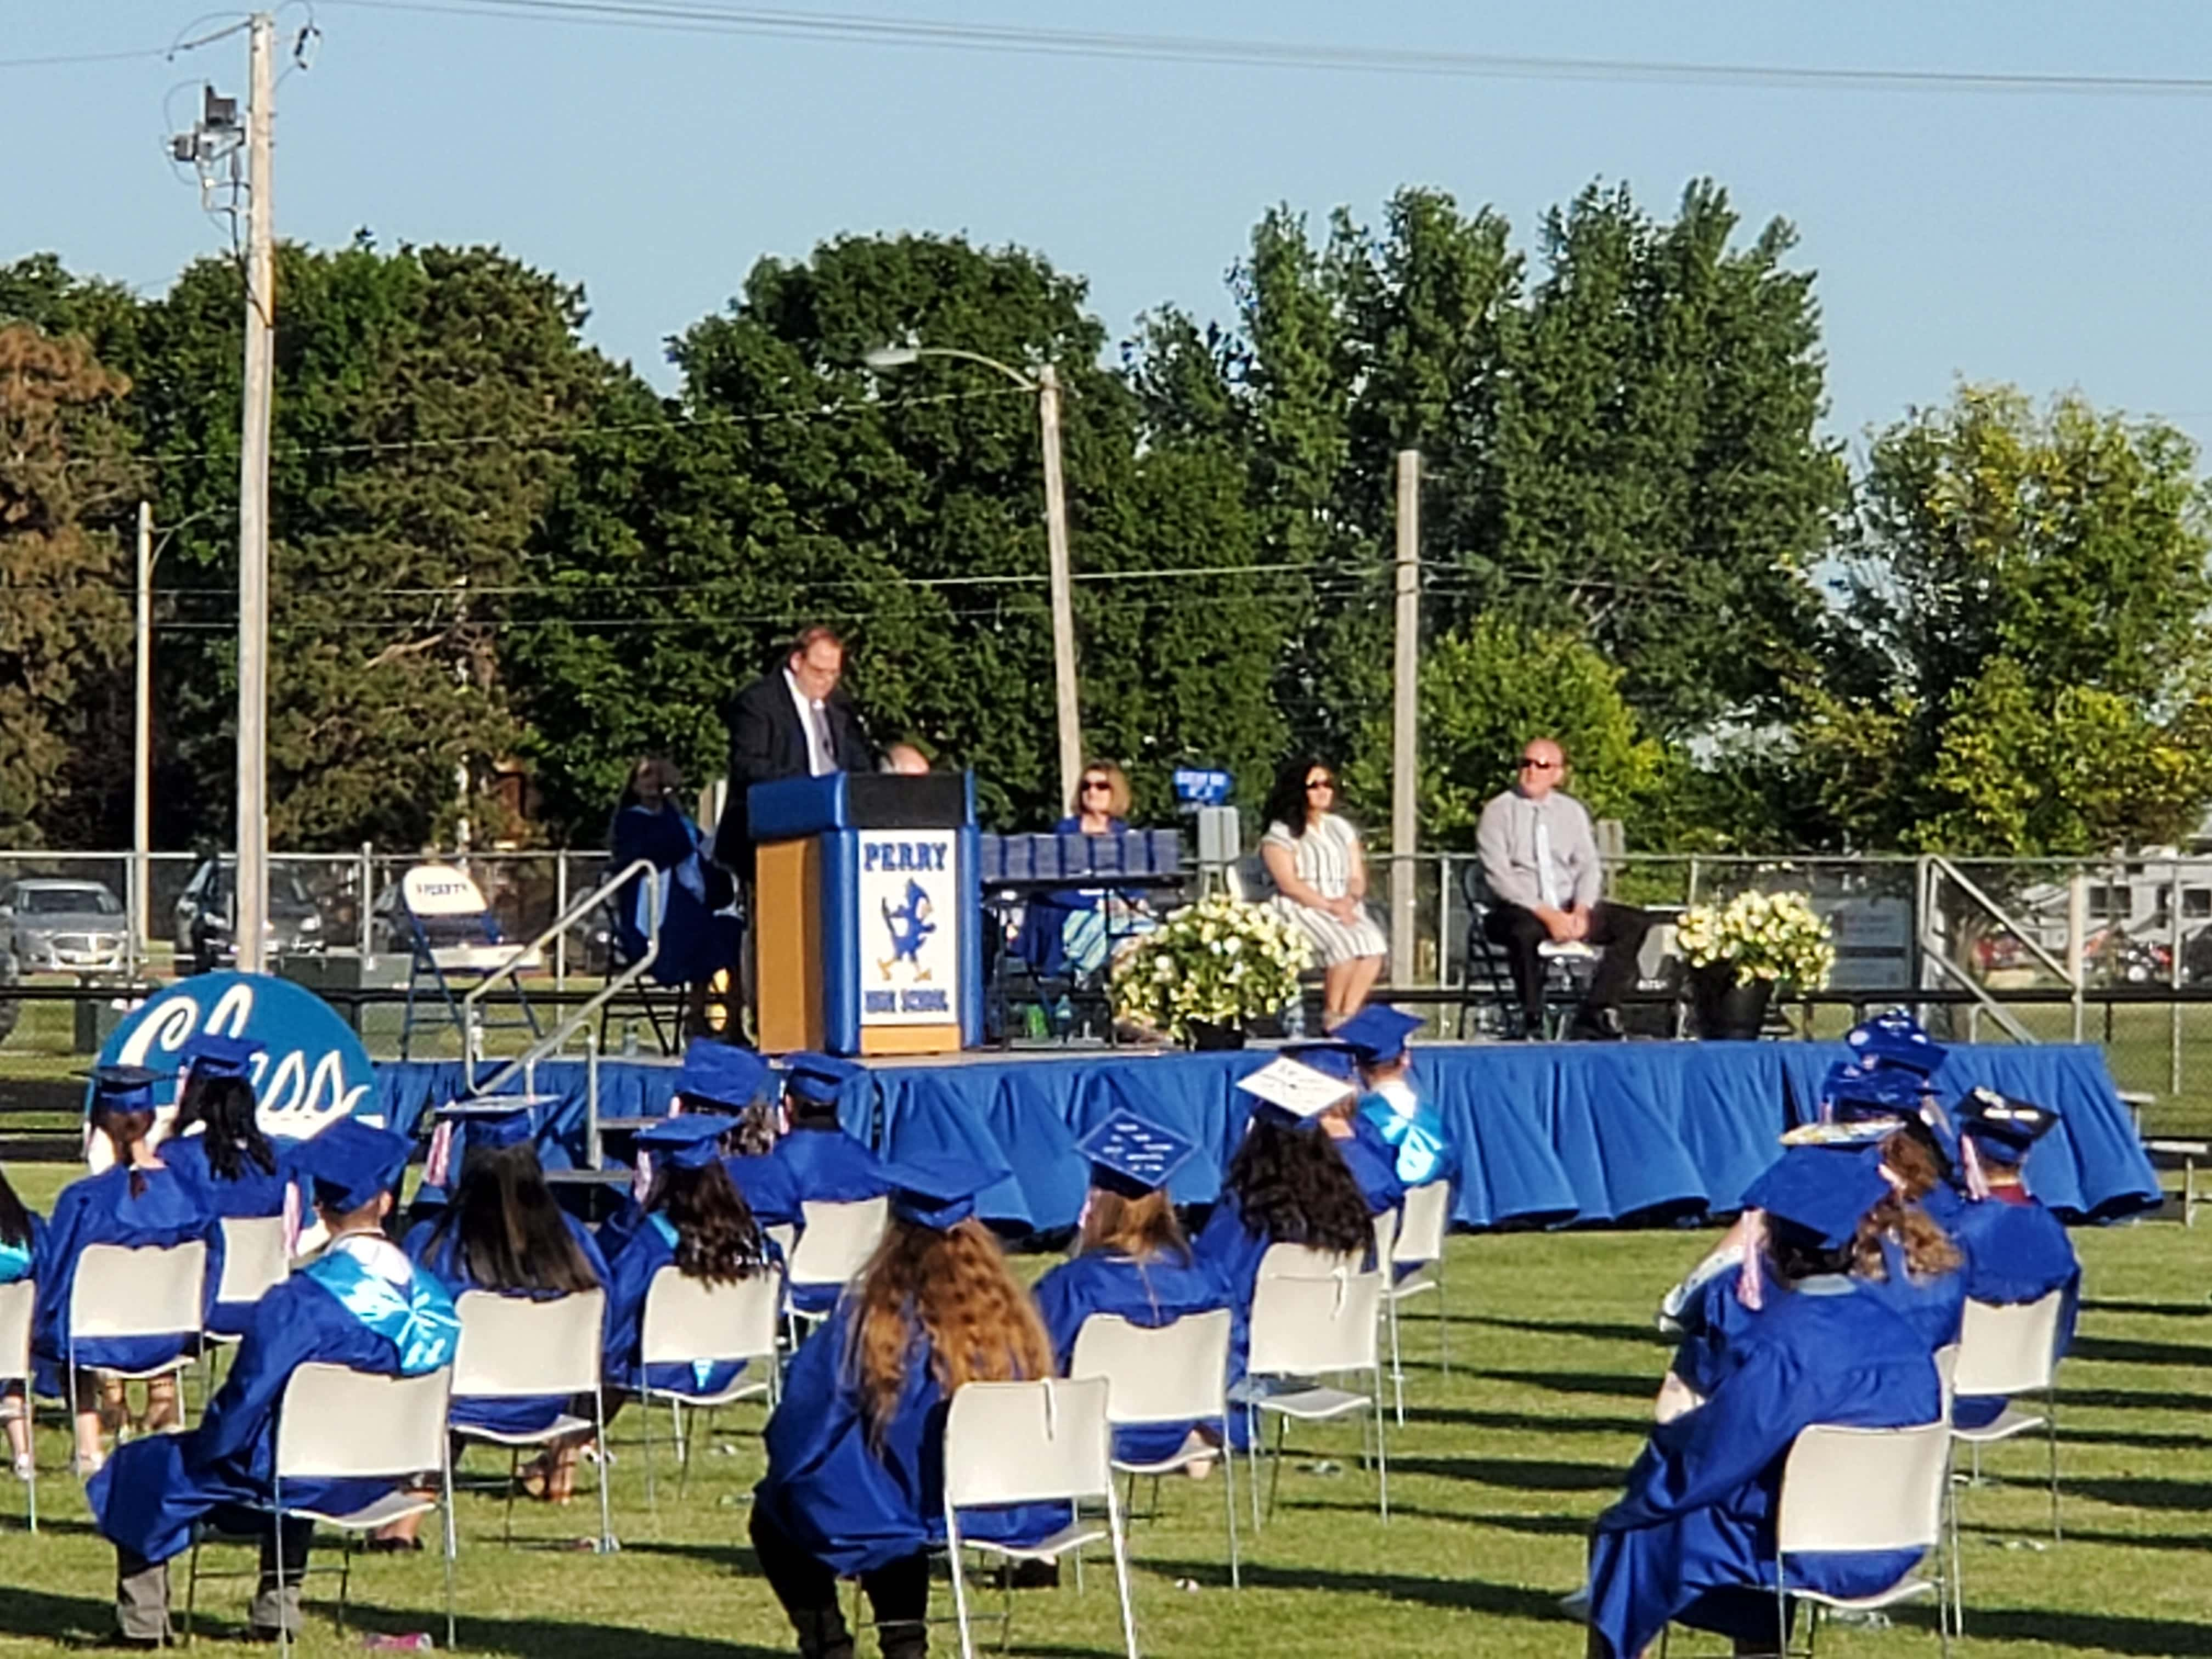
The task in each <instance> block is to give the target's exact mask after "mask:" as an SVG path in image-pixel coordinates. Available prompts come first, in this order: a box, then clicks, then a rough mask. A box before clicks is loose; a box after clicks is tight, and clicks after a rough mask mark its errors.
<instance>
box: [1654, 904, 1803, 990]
mask: <svg viewBox="0 0 2212 1659" xmlns="http://www.w3.org/2000/svg"><path fill="white" fill-rule="evenodd" d="M1674 944H1675V946H1676V948H1677V949H1679V950H1680V951H1681V953H1682V960H1683V961H1685V962H1686V963H1689V964H1690V966H1691V967H1692V968H1706V967H1711V965H1712V964H1713V963H1721V962H1725V963H1732V964H1733V965H1734V966H1735V981H1736V983H1737V984H1739V985H1748V984H1750V983H1751V981H1753V980H1758V979H1763V980H1766V981H1770V982H1771V983H1776V984H1784V985H1794V986H1796V987H1797V988H1798V989H1799V990H1801V991H1817V990H1819V989H1820V987H1822V986H1824V985H1826V983H1827V982H1828V975H1829V974H1830V973H1832V971H1834V969H1835V966H1836V947H1835V945H1833V944H1832V942H1831V941H1830V939H1829V934H1828V923H1827V919H1826V917H1824V916H1821V915H1817V914H1816V913H1815V912H1814V908H1813V904H1812V901H1811V900H1810V899H1808V898H1807V897H1806V896H1805V895H1804V894H1802V893H1762V892H1759V891H1757V890H1751V891H1747V892H1741V893H1738V894H1737V895H1736V896H1735V897H1734V898H1732V899H1730V900H1729V902H1727V903H1726V904H1723V905H1711V904H1693V905H1692V906H1691V907H1690V908H1688V909H1687V910H1685V911H1684V912H1683V913H1682V919H1681V920H1680V921H1678V922H1676V923H1675V924H1674Z"/></svg>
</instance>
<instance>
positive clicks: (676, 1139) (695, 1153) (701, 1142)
mask: <svg viewBox="0 0 2212 1659" xmlns="http://www.w3.org/2000/svg"><path fill="white" fill-rule="evenodd" d="M736 1127H738V1121H737V1119H735V1118H733V1117H724V1116H722V1115H720V1113H717V1112H683V1113H679V1114H678V1115H676V1116H674V1117H669V1118H663V1119H662V1120H661V1121H659V1122H658V1123H649V1124H647V1126H646V1127H644V1128H642V1129H640V1130H639V1131H638V1132H637V1144H638V1145H639V1146H641V1147H642V1148H643V1149H644V1150H645V1151H647V1152H651V1153H652V1154H653V1156H654V1157H655V1158H665V1159H667V1160H668V1162H669V1163H671V1164H674V1165H675V1166H676V1167H677V1168H678V1169H679V1170H703V1169H705V1168H706V1167H707V1165H708V1164H720V1162H721V1161H722V1137H723V1136H724V1135H726V1134H727V1133H730V1131H731V1130H732V1129H734V1128H736Z"/></svg>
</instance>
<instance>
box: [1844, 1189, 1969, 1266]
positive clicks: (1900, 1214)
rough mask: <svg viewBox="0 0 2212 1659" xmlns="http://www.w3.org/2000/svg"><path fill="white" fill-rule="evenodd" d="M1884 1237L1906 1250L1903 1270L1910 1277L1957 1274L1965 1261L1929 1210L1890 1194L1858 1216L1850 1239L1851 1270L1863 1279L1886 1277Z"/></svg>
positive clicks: (1902, 1197)
mask: <svg viewBox="0 0 2212 1659" xmlns="http://www.w3.org/2000/svg"><path fill="white" fill-rule="evenodd" d="M1884 1240H1890V1241H1893V1242H1894V1243H1896V1244H1897V1245H1898V1246H1899V1248H1900V1249H1902V1250H1903V1251H1904V1252H1905V1274H1906V1276H1907V1277H1908V1278H1911V1279H1936V1278H1939V1277H1941V1276H1942V1274H1944V1273H1956V1272H1957V1271H1958V1270H1959V1268H1960V1267H1961V1266H1963V1265H1964V1264H1965V1262H1966V1257H1965V1256H1964V1255H1960V1251H1959V1247H1958V1246H1957V1245H1956V1244H1954V1243H1952V1242H1951V1236H1950V1234H1948V1233H1947V1232H1945V1231H1943V1230H1942V1227H1940V1226H1938V1225H1936V1222H1935V1221H1934V1220H1933V1219H1932V1218H1930V1217H1929V1214H1928V1212H1926V1211H1925V1210H1923V1209H1922V1208H1921V1207H1920V1206H1918V1205H1917V1204H1916V1203H1914V1202H1913V1201H1912V1200H1911V1199H1909V1198H1907V1197H1905V1195H1904V1194H1900V1193H1892V1194H1890V1195H1889V1196H1888V1197H1887V1198H1885V1199H1883V1200H1881V1202H1880V1203H1879V1204H1877V1205H1875V1206H1874V1208H1872V1209H1871V1210H1869V1211H1868V1212H1866V1214H1865V1215H1864V1216H1863V1217H1862V1218H1860V1221H1859V1225H1858V1231H1857V1233H1856V1234H1854V1235H1853V1236H1852V1238H1851V1271H1852V1272H1854V1273H1857V1274H1858V1275H1859V1276H1860V1277H1861V1278H1863V1279H1887V1278H1888V1277H1889V1265H1888V1263H1887V1261H1885V1260H1884V1259H1883V1256H1882V1250H1881V1247H1882V1243H1883V1241H1884Z"/></svg>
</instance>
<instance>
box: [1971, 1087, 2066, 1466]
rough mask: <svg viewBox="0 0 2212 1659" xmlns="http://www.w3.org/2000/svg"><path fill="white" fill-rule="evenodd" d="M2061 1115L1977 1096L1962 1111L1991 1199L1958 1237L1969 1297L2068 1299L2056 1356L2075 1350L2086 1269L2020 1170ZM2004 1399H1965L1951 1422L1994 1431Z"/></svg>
mask: <svg viewBox="0 0 2212 1659" xmlns="http://www.w3.org/2000/svg"><path fill="white" fill-rule="evenodd" d="M2057 1121H2058V1114H2057V1113H2056V1112H2054V1111H2052V1110H2051V1109H2049V1108H2047V1107H2043V1106H2038V1105H2036V1104H2034V1103H2033V1102H2030V1101H2025V1100H2012V1099H2008V1098H2007V1097H2005V1096H2003V1095H2001V1094H1998V1093H1996V1091H1994V1090H1990V1089H1977V1090H1975V1091H1973V1092H1972V1094H1970V1095H1968V1096H1967V1097H1966V1099H1965V1100H1963V1101H1961V1102H1960V1106H1959V1135H1960V1139H1961V1140H1962V1141H1963V1142H1965V1144H1966V1155H1967V1157H1968V1158H1971V1159H1972V1169H1973V1170H1974V1173H1975V1176H1976V1179H1975V1180H1974V1181H1973V1182H1972V1185H1973V1186H1976V1187H1978V1188H1980V1189H1982V1191H1983V1193H1984V1196H1981V1197H1978V1198H1974V1199H1972V1200H1970V1201H1969V1202H1967V1203H1966V1204H1965V1205H1964V1206H1962V1207H1961V1208H1960V1212H1959V1219H1958V1225H1957V1231H1958V1237H1959V1240H1960V1243H1961V1244H1963V1245H1964V1246H1965V1248H1966V1261H1967V1267H1966V1294H1967V1295H1968V1296H1969V1297H1972V1299H1973V1300H1974V1301H1976V1302H1986V1303H1990V1304H1994V1305H1996V1306H1997V1307H2018V1306H2020V1305H2021V1304H2025V1303H2029V1302H2040V1301H2041V1300H2042V1299H2043V1298H2044V1297H2046V1296H2048V1295H2050V1294H2051V1292H2052V1291H2062V1292H2063V1294H2064V1300H2063V1302H2062V1303H2061V1304H2060V1308H2059V1315H2058V1335H2057V1343H2056V1345H2055V1346H2056V1352H2057V1355H2059V1356H2063V1355H2064V1354H2065V1352H2066V1351H2067V1350H2068V1349H2069V1348H2070V1347H2072V1346H2074V1320H2075V1315H2076V1314H2077V1313H2078V1312H2079V1310H2080V1304H2081V1262H2080V1261H2079V1260H2078V1259H2077V1258H2076V1257H2075V1254H2074V1244H2073V1241H2072V1240H2070V1239H2069V1238H2068V1237H2066V1229H2065V1226H2064V1225H2063V1224H2062V1223H2061V1222H2060V1221H2059V1219H2058V1218H2057V1216H2055V1215H2053V1214H2051V1212H2050V1211H2049V1210H2047V1209H2045V1207H2044V1206H2043V1205H2042V1204H2041V1203H2039V1201H2038V1200H2037V1199H2036V1197H2035V1194H2033V1193H2031V1192H2030V1191H2028V1189H2027V1181H2026V1179H2025V1178H2024V1176H2022V1174H2021V1164H2023V1163H2024V1162H2025V1161H2026V1160H2027V1154H2028V1152H2029V1150H2030V1149H2031V1148H2033V1146H2034V1145H2035V1143H2036V1142H2037V1141H2038V1140H2039V1139H2042V1138H2043V1137H2044V1135H2045V1134H2046V1133H2049V1132H2050V1130H2051V1127H2052V1126H2054V1125H2055V1124H2056V1123H2057ZM2005 1405H2006V1401H2005V1400H2004V1397H2003V1396H2002V1395H1970V1396H1962V1397H1960V1399H1959V1400H1957V1401H1954V1402H1953V1406H1952V1411H1951V1420H1952V1421H1953V1422H1954V1423H1956V1424H1957V1425H1959V1426H1960V1428H1962V1429H1978V1428H1984V1427H1987V1426H1988V1425H1990V1424H1991V1423H1994V1422H1995V1421H1996V1419H1998V1418H1999V1417H2001V1416H2002V1415H2003V1414H2004V1408H2005Z"/></svg>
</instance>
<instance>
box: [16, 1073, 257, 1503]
mask: <svg viewBox="0 0 2212 1659" xmlns="http://www.w3.org/2000/svg"><path fill="white" fill-rule="evenodd" d="M156 1080H157V1074H156V1073H153V1072H149V1071H148V1070H146V1069H144V1068H143V1067H142V1066H102V1067H101V1068H100V1070H99V1071H98V1072H96V1073H94V1077H93V1098H92V1119H91V1121H92V1128H93V1132H94V1133H95V1134H98V1135H100V1136H102V1137H103V1138H105V1139H106V1141H107V1144H108V1146H109V1149H110V1150H111V1151H112V1153H113V1154H114V1162H113V1163H112V1164H111V1165H110V1166H109V1167H108V1168H107V1169H106V1170H102V1171H100V1174H98V1175H93V1176H85V1177H84V1178H83V1179H82V1180H81V1181H75V1182H70V1184H69V1185H68V1186H66V1187H64V1188H62V1191H61V1196H60V1197H59V1198H58V1199H56V1200H54V1213H53V1218H52V1220H51V1221H49V1222H48V1223H47V1224H46V1247H45V1251H44V1254H42V1255H41V1256H40V1259H39V1269H38V1278H39V1299H38V1310H37V1313H36V1315H35V1317H34V1324H33V1331H32V1338H31V1347H32V1356H33V1359H34V1360H35V1361H36V1364H37V1369H38V1378H37V1387H38V1392H39V1393H40V1395H44V1396H46V1398H48V1399H57V1400H58V1399H61V1398H62V1397H63V1396H64V1393H65V1391H66V1390H67V1389H68V1387H69V1384H68V1381H67V1376H66V1374H67V1371H68V1369H69V1366H70V1296H71V1294H72V1292H73V1291H75V1289H76V1269H77V1263H78V1261H80V1260H81V1259H82V1256H83V1254H84V1251H85V1249H86V1247H87V1246H88V1245H92V1244H121V1245H126V1246H139V1245H158V1246H162V1247H167V1246H170V1245H176V1244H185V1243H191V1242H192V1241H193V1240H196V1239H197V1240H199V1241H201V1242H203V1243H205V1244H206V1245H207V1280H206V1284H205V1285H204V1289H203V1293H202V1296H203V1299H202V1306H201V1318H202V1321H203V1322H204V1320H205V1317H206V1316H207V1314H208V1312H209V1311H210V1310H211V1309H212V1307H213V1305H214V1301H215V1292H216V1286H217V1285H220V1284H221V1283H222V1228H221V1226H220V1225H218V1224H217V1222H216V1216H215V1212H213V1211H212V1210H211V1209H210V1207H209V1205H208V1200H207V1196H206V1194H204V1192H203V1191H202V1190H201V1188H200V1185H199V1183H198V1182H196V1181H192V1180H190V1179H188V1178H186V1177H185V1176H180V1175H179V1174H178V1173H177V1171H176V1170H172V1169H170V1168H169V1167H168V1166H167V1164H165V1163H164V1162H163V1161H162V1160H161V1158H160V1157H158V1156H157V1155H156V1154H155V1152H154V1151H153V1149H152V1148H151V1147H150V1146H149V1145H148V1144H147V1137H148V1135H149V1133H151V1132H152V1130H153V1127H154V1093H153V1088H154V1084H155V1081H156ZM198 1345H199V1332H198V1330H197V1328H195V1329H194V1330H192V1331H190V1332H187V1333H183V1334H177V1335H172V1336H129V1337H97V1338H88V1339H87V1340H84V1341H82V1342H79V1343H77V1344H76V1365H77V1367H78V1376H77V1385H76V1398H75V1399H74V1400H72V1401H70V1407H71V1408H72V1410H74V1411H75V1413H76V1447H77V1463H78V1468H79V1469H80V1470H81V1471H82V1472H83V1473H86V1474H89V1473H90V1472H91V1471H93V1470H94V1469H97V1468H99V1467H100V1463H101V1462H102V1461H103V1458H104V1455H105V1454H104V1452H103V1450H102V1448H101V1442H100V1407H99V1399H98V1392H97V1388H96V1385H95V1384H94V1380H93V1378H92V1377H91V1376H88V1375H87V1374H86V1373H87V1371H88V1370H94V1369H99V1368H101V1367H106V1368H110V1369H112V1370H119V1371H148V1370H155V1368H156V1367H159V1366H163V1365H167V1364H170V1363H171V1362H172V1361H175V1360H181V1359H184V1358H187V1357H188V1356H189V1355H191V1353H192V1352H194V1351H195V1350H196V1349H197V1347H198ZM176 1410H177V1404H176V1384H175V1383H174V1381H173V1380H169V1381H167V1382H166V1383H162V1384H161V1386H159V1387H158V1388H157V1387H155V1386H154V1385H150V1384H149V1389H148V1401H147V1412H146V1426H147V1428H148V1429H149V1430H158V1429H161V1428H163V1427H165V1426H167V1423H168V1422H169V1421H170V1420H172V1419H173V1416H174V1414H175V1413H176Z"/></svg>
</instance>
